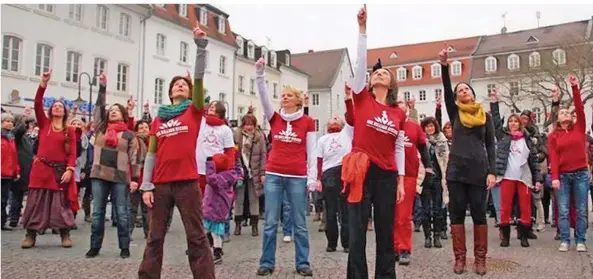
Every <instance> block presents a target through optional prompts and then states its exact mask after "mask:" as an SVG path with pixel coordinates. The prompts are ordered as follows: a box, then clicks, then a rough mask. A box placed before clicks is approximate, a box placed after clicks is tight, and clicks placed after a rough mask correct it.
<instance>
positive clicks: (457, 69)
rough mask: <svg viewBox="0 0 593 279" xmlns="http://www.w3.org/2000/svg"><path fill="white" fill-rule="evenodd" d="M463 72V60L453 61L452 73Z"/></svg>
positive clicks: (453, 74)
mask: <svg viewBox="0 0 593 279" xmlns="http://www.w3.org/2000/svg"><path fill="white" fill-rule="evenodd" d="M461 72H462V71H461V62H459V61H453V63H451V75H452V76H460V75H461Z"/></svg>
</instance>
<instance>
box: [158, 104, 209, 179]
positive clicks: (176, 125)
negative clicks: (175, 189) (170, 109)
mask: <svg viewBox="0 0 593 279" xmlns="http://www.w3.org/2000/svg"><path fill="white" fill-rule="evenodd" d="M202 116H203V114H202V111H201V110H198V109H196V107H195V106H194V105H190V106H189V107H188V108H187V109H186V110H185V112H183V113H182V114H181V115H179V116H177V117H175V118H173V119H170V120H169V121H166V122H162V121H161V119H160V118H158V117H157V118H155V119H154V121H153V122H152V127H151V129H150V135H151V136H156V137H157V149H156V162H155V166H154V171H153V174H152V183H155V184H157V183H170V182H173V181H183V180H194V179H198V166H197V164H196V144H197V142H198V134H199V132H200V124H201V122H202Z"/></svg>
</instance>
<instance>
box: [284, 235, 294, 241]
mask: <svg viewBox="0 0 593 279" xmlns="http://www.w3.org/2000/svg"><path fill="white" fill-rule="evenodd" d="M282 241H284V243H290V242H291V241H292V237H290V236H288V235H287V236H285V237H284V238H283V239H282Z"/></svg>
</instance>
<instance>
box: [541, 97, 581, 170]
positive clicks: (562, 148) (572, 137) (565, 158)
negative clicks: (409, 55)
mask: <svg viewBox="0 0 593 279" xmlns="http://www.w3.org/2000/svg"><path fill="white" fill-rule="evenodd" d="M572 96H573V102H574V107H575V111H576V117H577V121H576V123H574V126H573V127H572V128H570V129H562V128H561V127H556V129H555V130H554V131H553V132H552V133H550V135H549V136H548V153H549V159H550V165H551V175H552V179H553V180H558V179H559V177H560V173H566V172H573V171H576V170H580V169H585V168H587V154H586V152H583V148H584V147H585V144H586V142H587V136H586V135H585V122H586V119H585V106H584V105H583V100H582V99H581V92H580V90H579V87H578V86H573V87H572Z"/></svg>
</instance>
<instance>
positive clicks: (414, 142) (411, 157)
mask: <svg viewBox="0 0 593 279" xmlns="http://www.w3.org/2000/svg"><path fill="white" fill-rule="evenodd" d="M404 132H405V137H404V139H405V142H404V146H405V147H406V174H405V175H406V176H409V177H414V178H416V177H418V168H419V167H420V158H418V145H419V144H426V135H425V134H424V132H423V131H422V127H420V125H419V124H418V123H416V122H414V121H410V120H406V122H405V123H404Z"/></svg>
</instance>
